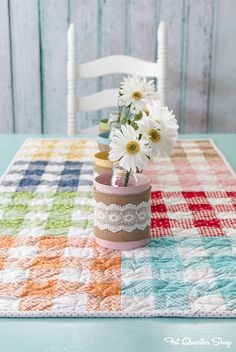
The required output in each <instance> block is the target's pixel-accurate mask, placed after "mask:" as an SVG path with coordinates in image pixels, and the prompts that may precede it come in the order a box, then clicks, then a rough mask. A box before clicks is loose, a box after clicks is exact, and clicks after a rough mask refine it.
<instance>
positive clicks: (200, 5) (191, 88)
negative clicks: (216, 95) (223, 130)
mask: <svg viewBox="0 0 236 352" xmlns="http://www.w3.org/2000/svg"><path fill="white" fill-rule="evenodd" d="M212 8H213V1H212V0H208V1H205V0H198V1H197V2H196V1H195V0H189V28H188V38H189V39H188V57H187V60H188V62H187V72H186V77H187V81H186V101H185V132H186V133H191V132H205V131H206V130H207V109H208V91H209V67H210V51H209V48H211V31H212V14H213V12H212Z"/></svg>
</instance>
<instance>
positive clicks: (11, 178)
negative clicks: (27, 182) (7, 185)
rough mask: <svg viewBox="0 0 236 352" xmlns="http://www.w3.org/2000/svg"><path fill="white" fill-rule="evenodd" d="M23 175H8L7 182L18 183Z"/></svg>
mask: <svg viewBox="0 0 236 352" xmlns="http://www.w3.org/2000/svg"><path fill="white" fill-rule="evenodd" d="M20 177H21V175H19V174H8V175H7V177H6V179H5V181H18V180H19V179H20Z"/></svg>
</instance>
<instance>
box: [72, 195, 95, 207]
mask: <svg viewBox="0 0 236 352" xmlns="http://www.w3.org/2000/svg"><path fill="white" fill-rule="evenodd" d="M74 204H75V205H91V206H93V205H94V199H93V198H83V197H81V198H77V197H76V198H75V199H74Z"/></svg>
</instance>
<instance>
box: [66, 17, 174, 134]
mask: <svg viewBox="0 0 236 352" xmlns="http://www.w3.org/2000/svg"><path fill="white" fill-rule="evenodd" d="M157 38H158V45H157V57H158V60H157V62H149V61H144V60H139V59H136V58H134V57H130V56H126V55H112V56H106V57H103V58H101V59H97V60H94V61H91V62H87V63H84V64H78V62H77V50H76V28H75V24H74V23H71V24H70V26H69V29H68V37H67V40H68V60H67V134H68V135H71V134H76V133H78V131H77V127H76V126H77V113H78V112H80V111H94V110H100V109H103V108H107V107H114V106H117V99H118V89H107V90H103V91H101V92H97V93H95V94H91V95H87V96H84V97H78V95H77V93H78V92H77V80H78V79H79V78H89V77H99V76H103V75H107V74H116V73H123V74H131V75H136V76H143V77H155V78H157V88H158V91H159V95H160V101H161V104H163V105H165V102H166V81H167V74H166V73H167V72H166V71H167V29H166V25H165V23H164V21H162V22H161V23H160V25H159V27H158V33H157Z"/></svg>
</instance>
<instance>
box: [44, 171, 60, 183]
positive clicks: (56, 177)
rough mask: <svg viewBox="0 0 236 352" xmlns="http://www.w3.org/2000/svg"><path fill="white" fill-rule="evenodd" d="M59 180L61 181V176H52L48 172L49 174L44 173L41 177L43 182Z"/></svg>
mask: <svg viewBox="0 0 236 352" xmlns="http://www.w3.org/2000/svg"><path fill="white" fill-rule="evenodd" d="M57 180H60V175H59V176H57V175H54V174H51V173H48V172H47V173H46V172H44V174H43V175H42V177H41V182H42V181H57Z"/></svg>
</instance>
